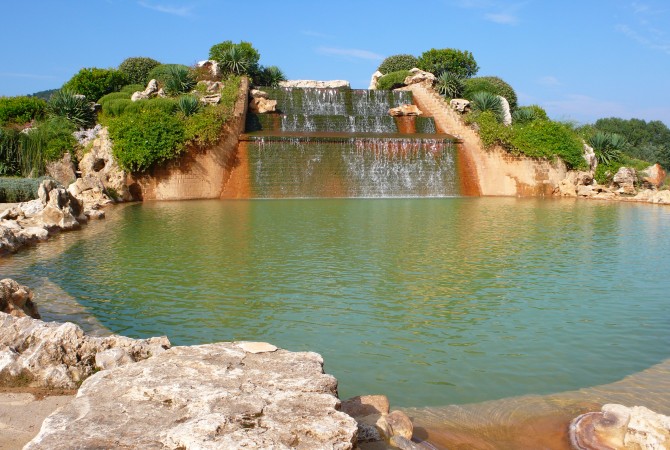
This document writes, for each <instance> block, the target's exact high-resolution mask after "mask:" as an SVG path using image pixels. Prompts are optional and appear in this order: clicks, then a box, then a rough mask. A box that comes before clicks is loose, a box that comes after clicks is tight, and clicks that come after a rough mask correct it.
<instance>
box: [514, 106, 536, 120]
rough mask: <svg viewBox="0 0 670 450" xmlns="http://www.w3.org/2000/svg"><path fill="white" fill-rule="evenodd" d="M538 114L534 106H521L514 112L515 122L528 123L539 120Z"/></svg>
mask: <svg viewBox="0 0 670 450" xmlns="http://www.w3.org/2000/svg"><path fill="white" fill-rule="evenodd" d="M537 118H538V115H537V113H536V112H535V110H534V109H532V108H524V107H521V108H519V109H517V110H516V111H514V112H513V113H512V121H513V122H514V123H528V122H532V121H533V120H537Z"/></svg>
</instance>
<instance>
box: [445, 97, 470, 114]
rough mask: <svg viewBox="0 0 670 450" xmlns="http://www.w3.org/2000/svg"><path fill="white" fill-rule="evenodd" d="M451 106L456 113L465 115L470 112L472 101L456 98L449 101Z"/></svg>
mask: <svg viewBox="0 0 670 450" xmlns="http://www.w3.org/2000/svg"><path fill="white" fill-rule="evenodd" d="M449 106H451V109H453V110H454V111H456V112H459V113H461V114H465V113H467V112H469V111H470V100H466V99H464V98H455V99H453V100H450V101H449Z"/></svg>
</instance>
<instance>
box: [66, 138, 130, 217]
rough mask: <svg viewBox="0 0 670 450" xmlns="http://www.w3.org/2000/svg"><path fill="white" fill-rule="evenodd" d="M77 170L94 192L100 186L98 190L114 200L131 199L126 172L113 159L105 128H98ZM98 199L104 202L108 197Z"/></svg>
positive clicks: (110, 143) (96, 191) (110, 142)
mask: <svg viewBox="0 0 670 450" xmlns="http://www.w3.org/2000/svg"><path fill="white" fill-rule="evenodd" d="M79 170H80V171H81V178H83V179H85V180H86V183H87V184H88V185H90V186H91V187H92V189H93V190H94V193H96V194H98V190H97V189H96V188H99V187H102V189H101V190H100V192H104V193H105V194H107V195H106V196H107V197H110V196H112V197H114V200H115V201H130V200H132V199H133V197H132V195H131V194H130V191H129V190H128V185H127V178H128V174H127V173H126V172H125V171H124V170H123V169H121V167H120V166H119V164H118V163H117V162H116V159H114V155H113V153H112V141H111V139H110V138H109V132H108V130H107V128H103V129H102V130H100V132H99V133H98V137H97V138H96V139H94V140H93V145H92V146H91V149H90V150H89V151H88V152H86V153H85V154H84V155H83V156H82V157H81V158H80V162H79ZM100 200H101V202H102V203H103V204H104V203H106V202H107V201H108V200H109V198H104V197H101V199H100Z"/></svg>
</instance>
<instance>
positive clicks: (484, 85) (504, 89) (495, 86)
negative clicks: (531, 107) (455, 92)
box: [463, 77, 517, 110]
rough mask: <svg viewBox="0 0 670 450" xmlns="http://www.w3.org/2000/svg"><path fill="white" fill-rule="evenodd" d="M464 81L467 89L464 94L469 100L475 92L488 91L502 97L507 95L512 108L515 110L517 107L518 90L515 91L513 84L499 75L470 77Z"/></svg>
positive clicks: (506, 97)
mask: <svg viewBox="0 0 670 450" xmlns="http://www.w3.org/2000/svg"><path fill="white" fill-rule="evenodd" d="M464 83H465V91H464V92H463V96H464V97H465V98H467V99H468V100H471V97H472V96H473V95H474V94H475V93H477V92H480V91H486V92H490V93H492V94H496V95H499V96H501V97H505V99H506V100H507V102H509V107H510V109H511V110H515V109H516V107H517V96H516V92H514V89H513V88H512V86H510V85H509V84H507V83H506V82H505V81H503V80H502V79H500V78H498V77H477V78H470V79H468V80H465V82H464Z"/></svg>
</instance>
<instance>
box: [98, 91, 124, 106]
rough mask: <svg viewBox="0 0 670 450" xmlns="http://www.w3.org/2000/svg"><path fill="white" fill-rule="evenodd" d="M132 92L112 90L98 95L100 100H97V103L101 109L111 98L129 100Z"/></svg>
mask: <svg viewBox="0 0 670 450" xmlns="http://www.w3.org/2000/svg"><path fill="white" fill-rule="evenodd" d="M131 95H132V94H129V93H127V92H112V93H111V94H107V95H103V96H102V97H100V100H98V104H100V106H102V108H103V110H104V108H105V105H106V104H107V103H109V102H110V101H112V100H130V96H131Z"/></svg>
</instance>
